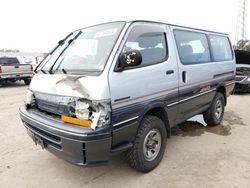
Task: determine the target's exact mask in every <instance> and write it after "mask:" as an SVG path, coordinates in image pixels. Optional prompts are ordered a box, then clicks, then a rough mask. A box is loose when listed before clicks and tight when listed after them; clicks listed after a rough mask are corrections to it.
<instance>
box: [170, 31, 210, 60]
mask: <svg viewBox="0 0 250 188" xmlns="http://www.w3.org/2000/svg"><path fill="white" fill-rule="evenodd" d="M174 35H175V41H176V44H177V49H178V53H179V57H180V60H181V62H182V64H184V65H188V64H196V63H205V62H210V61H211V56H210V51H209V45H208V41H207V37H206V35H205V34H202V33H197V32H190V31H183V30H174Z"/></svg>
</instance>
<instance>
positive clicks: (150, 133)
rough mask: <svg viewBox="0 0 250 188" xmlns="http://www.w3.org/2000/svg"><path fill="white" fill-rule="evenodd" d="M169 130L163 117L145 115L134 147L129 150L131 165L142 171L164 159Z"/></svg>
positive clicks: (149, 169) (152, 167)
mask: <svg viewBox="0 0 250 188" xmlns="http://www.w3.org/2000/svg"><path fill="white" fill-rule="evenodd" d="M166 141H167V132H166V127H165V125H164V123H163V122H162V120H161V119H159V118H158V117H155V116H145V117H144V118H143V120H142V122H141V125H140V127H139V130H138V133H137V136H136V139H135V142H134V145H133V147H132V148H131V149H130V150H129V151H128V152H127V160H128V163H129V165H130V166H131V167H132V168H134V169H136V170H138V171H140V172H149V171H151V170H153V169H154V168H155V167H156V166H157V165H158V164H159V163H160V162H161V160H162V157H163V154H164V152H165V148H166Z"/></svg>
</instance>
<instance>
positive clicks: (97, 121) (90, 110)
mask: <svg viewBox="0 0 250 188" xmlns="http://www.w3.org/2000/svg"><path fill="white" fill-rule="evenodd" d="M110 110H111V109H110V102H108V101H92V102H91V101H89V100H86V99H78V100H76V101H75V102H74V103H71V104H70V105H69V111H70V113H71V115H73V116H75V117H76V118H77V119H80V120H87V121H91V126H90V127H91V128H92V129H95V128H96V127H101V126H103V125H107V124H109V123H110Z"/></svg>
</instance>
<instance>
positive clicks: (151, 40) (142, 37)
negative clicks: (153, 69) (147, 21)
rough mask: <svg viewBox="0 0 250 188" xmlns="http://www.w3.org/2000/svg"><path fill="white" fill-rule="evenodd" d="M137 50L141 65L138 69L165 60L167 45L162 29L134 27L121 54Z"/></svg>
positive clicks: (143, 26) (142, 26)
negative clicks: (140, 57)
mask: <svg viewBox="0 0 250 188" xmlns="http://www.w3.org/2000/svg"><path fill="white" fill-rule="evenodd" d="M130 50H139V51H140V52H141V55H142V63H141V65H140V66H139V67H142V66H147V65H152V64H157V63H161V62H163V61H165V60H166V59H167V43H166V36H165V33H164V29H163V28H162V27H157V26H145V25H138V26H134V27H133V28H132V29H131V31H130V33H129V35H128V38H127V40H126V42H125V46H124V48H123V52H126V51H130Z"/></svg>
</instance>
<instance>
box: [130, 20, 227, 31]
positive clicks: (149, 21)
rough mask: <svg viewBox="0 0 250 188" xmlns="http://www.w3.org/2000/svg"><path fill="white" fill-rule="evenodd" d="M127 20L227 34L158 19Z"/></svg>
mask: <svg viewBox="0 0 250 188" xmlns="http://www.w3.org/2000/svg"><path fill="white" fill-rule="evenodd" d="M127 22H131V23H132V22H148V23H159V24H166V25H169V26H175V27H182V28H185V29H194V30H197V31H202V32H210V33H216V34H222V35H228V34H227V33H223V32H217V31H211V30H206V29H199V28H195V27H189V26H183V25H176V24H171V23H165V22H160V21H151V20H130V21H127Z"/></svg>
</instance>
